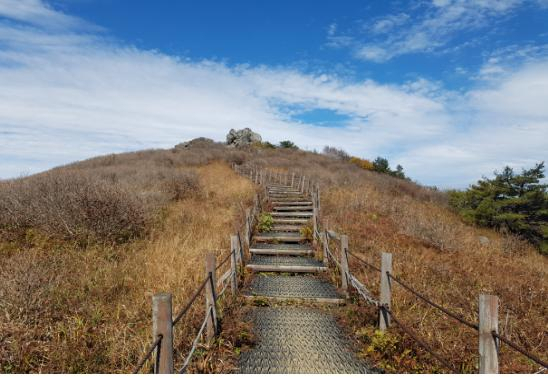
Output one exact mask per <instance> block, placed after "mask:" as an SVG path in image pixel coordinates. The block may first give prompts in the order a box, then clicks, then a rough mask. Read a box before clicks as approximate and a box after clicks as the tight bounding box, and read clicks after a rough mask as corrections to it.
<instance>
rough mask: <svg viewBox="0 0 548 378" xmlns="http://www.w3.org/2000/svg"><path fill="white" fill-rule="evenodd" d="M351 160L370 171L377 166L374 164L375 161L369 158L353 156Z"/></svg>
mask: <svg viewBox="0 0 548 378" xmlns="http://www.w3.org/2000/svg"><path fill="white" fill-rule="evenodd" d="M350 162H351V163H352V164H355V165H357V166H358V167H360V168H362V169H365V170H368V171H373V170H374V169H375V167H374V166H373V163H371V162H370V161H369V160H366V159H360V158H357V157H352V158H350Z"/></svg>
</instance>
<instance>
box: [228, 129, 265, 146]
mask: <svg viewBox="0 0 548 378" xmlns="http://www.w3.org/2000/svg"><path fill="white" fill-rule="evenodd" d="M262 140H263V139H262V138H261V136H260V135H259V134H257V133H255V132H253V131H252V130H251V129H250V128H247V127H246V128H245V129H242V130H234V129H230V131H229V132H228V134H227V135H226V144H227V145H229V146H232V147H243V146H249V145H250V144H253V143H257V142H262Z"/></svg>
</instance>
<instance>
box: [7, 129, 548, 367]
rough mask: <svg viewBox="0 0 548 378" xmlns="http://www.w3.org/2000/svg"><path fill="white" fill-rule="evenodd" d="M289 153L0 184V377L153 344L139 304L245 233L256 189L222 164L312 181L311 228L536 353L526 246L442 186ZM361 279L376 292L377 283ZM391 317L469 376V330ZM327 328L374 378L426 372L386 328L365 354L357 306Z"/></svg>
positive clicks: (401, 338)
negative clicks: (353, 347) (491, 304)
mask: <svg viewBox="0 0 548 378" xmlns="http://www.w3.org/2000/svg"><path fill="white" fill-rule="evenodd" d="M288 147H290V148H273V146H272V145H269V144H267V143H265V142H260V141H258V140H253V141H252V143H249V144H245V145H244V146H241V145H239V147H237V148H236V147H229V146H227V145H225V144H222V143H215V142H213V141H210V140H207V139H200V140H197V141H194V142H191V143H184V144H181V145H178V146H177V147H175V148H172V149H167V150H148V151H140V152H133V153H124V154H115V155H108V156H102V157H97V158H93V159H89V160H86V161H82V162H77V163H73V164H69V165H67V166H63V167H58V168H55V169H53V170H50V171H48V172H44V173H41V174H37V175H33V176H30V177H27V178H21V179H16V180H9V181H5V182H1V183H0V210H1V211H0V263H1V264H2V266H3V267H4V269H3V270H2V271H1V272H0V293H1V295H0V335H1V336H0V340H1V341H2V342H1V343H0V362H1V366H2V368H1V370H0V372H4V373H8V372H55V371H65V372H128V371H130V370H131V368H132V367H133V366H134V364H135V363H136V360H137V359H138V358H139V356H140V355H141V353H142V351H143V349H144V348H145V346H146V345H147V343H148V342H149V339H150V329H149V327H150V310H149V309H150V297H151V295H152V294H153V293H155V292H160V291H169V292H171V293H173V294H174V298H176V301H177V303H176V305H180V304H181V303H184V302H185V300H186V298H187V296H188V295H190V294H189V293H190V292H191V291H192V288H193V287H194V286H195V285H196V284H197V282H199V281H200V277H201V274H202V272H203V260H202V256H203V253H204V251H206V250H209V251H211V250H221V249H225V250H226V249H227V248H228V247H229V240H228V235H229V234H230V233H231V232H232V231H233V230H235V229H236V228H238V227H239V225H241V223H242V209H243V208H244V207H245V206H246V205H249V204H250V203H251V202H252V200H253V194H254V192H255V189H256V188H255V186H254V185H253V184H252V183H251V182H250V181H249V180H247V179H246V178H243V177H241V176H239V175H237V174H236V173H235V172H234V171H233V170H232V169H231V165H232V164H236V165H247V166H256V167H268V168H269V169H271V170H273V171H278V172H287V171H300V172H306V174H308V175H310V176H311V178H312V179H314V181H316V182H318V183H319V184H320V188H321V195H322V220H323V221H324V222H328V224H329V228H330V229H334V230H337V231H339V232H344V233H345V234H347V235H348V236H349V239H350V247H351V249H352V250H354V251H356V252H357V253H359V254H360V256H364V257H366V258H367V259H368V260H369V261H377V260H378V258H379V257H378V254H379V252H380V251H390V252H392V253H393V254H394V271H395V272H397V273H398V274H399V275H400V276H401V277H403V278H405V280H406V281H408V282H410V283H411V284H413V286H414V287H416V288H420V290H421V291H422V292H423V293H425V294H427V295H428V297H429V298H431V299H432V300H435V301H437V302H438V303H442V304H445V305H446V306H448V307H450V308H452V309H454V310H455V311H457V312H462V313H477V298H478V294H479V293H480V292H488V293H493V294H496V295H498V296H499V297H500V299H501V305H502V308H501V309H500V311H499V312H500V314H501V316H504V321H503V322H502V319H501V323H502V324H501V331H502V332H503V333H504V334H505V335H506V336H507V337H510V338H511V339H512V340H514V341H515V342H517V343H519V344H520V345H522V346H523V347H524V348H526V349H527V350H531V351H534V352H535V353H536V354H537V355H540V356H541V357H544V358H546V350H548V340H547V339H546V338H545V337H544V334H545V326H546V314H547V310H548V305H547V302H546V300H545V298H546V291H547V289H548V284H547V280H546V273H547V271H548V269H547V268H548V265H547V263H546V258H545V257H543V256H541V255H539V254H538V253H537V252H536V250H535V248H534V247H533V246H532V245H530V244H528V243H527V242H525V241H522V240H521V239H519V238H517V237H515V236H512V235H504V234H500V233H497V232H495V231H493V230H491V229H484V228H478V227H473V226H470V225H467V224H465V223H464V222H463V221H462V219H461V218H460V217H459V216H458V215H457V214H455V213H454V212H453V211H451V209H450V208H449V205H448V199H447V196H446V195H445V194H444V193H443V192H440V191H437V190H433V189H430V188H425V187H421V186H419V185H417V184H415V183H413V182H410V181H408V180H404V179H401V178H398V177H395V176H393V175H389V174H382V173H378V172H375V171H372V170H369V169H364V168H363V167H360V165H359V164H355V162H351V161H347V160H346V159H341V158H340V157H338V156H336V155H333V154H330V155H324V154H319V153H314V152H306V151H302V150H299V149H297V148H292V146H288ZM363 274H364V277H366V273H365V272H364V273H363ZM365 281H366V282H367V283H368V284H369V283H370V284H371V287H372V290H373V292H376V290H377V289H378V288H377V287H376V285H377V283H376V282H375V281H371V282H369V281H367V280H365ZM394 310H395V311H396V312H399V313H400V314H402V318H403V320H405V321H406V323H408V324H411V325H413V326H414V328H415V329H418V330H419V332H420V330H424V332H421V335H422V336H423V337H424V338H425V339H426V340H428V341H429V342H430V344H431V345H434V346H435V347H436V348H437V349H438V350H439V351H440V353H441V354H443V355H444V356H446V357H447V358H449V359H451V360H452V362H456V363H459V364H462V365H463V366H464V369H463V370H465V371H472V370H473V368H474V367H475V363H476V361H475V359H476V355H475V353H474V351H475V350H476V348H477V347H476V339H475V338H474V337H472V336H471V335H470V334H468V333H467V332H468V331H466V330H462V329H460V328H458V327H455V326H454V325H453V324H452V323H451V322H449V321H448V320H447V319H446V318H445V317H443V316H441V315H440V314H437V313H433V312H431V311H430V309H429V308H428V307H425V306H424V305H423V304H422V303H417V302H416V301H415V299H414V298H412V297H410V296H408V294H407V293H406V292H403V291H398V290H396V291H395V293H394ZM502 314H504V315H502ZM340 320H341V323H343V324H345V326H346V328H347V330H348V332H349V334H351V335H353V337H354V338H355V339H357V340H358V341H359V342H360V343H361V345H363V351H362V352H363V354H364V355H365V357H366V358H367V359H369V360H370V361H371V362H372V364H375V365H376V366H378V367H382V368H383V369H385V370H386V371H389V372H390V371H422V372H426V371H437V369H439V366H438V364H437V362H436V361H435V360H433V359H432V357H431V356H429V355H428V354H427V353H426V352H425V351H423V350H421V349H420V348H419V347H417V346H416V344H414V343H413V342H412V340H410V339H408V338H407V337H406V336H405V335H403V334H401V333H399V332H398V330H397V329H393V330H391V331H390V333H389V334H390V337H389V338H387V339H385V340H382V341H383V343H380V344H382V345H380V344H379V345H380V346H379V345H377V344H375V345H377V347H374V348H370V346H371V345H372V341H374V340H377V339H375V337H376V336H375V333H374V329H375V327H374V321H375V316H374V314H373V313H370V312H368V311H367V310H364V309H363V308H360V307H358V306H355V305H352V304H350V305H347V306H345V308H344V309H342V311H341V319H340ZM194 326H195V325H194V324H189V325H188V329H185V330H183V331H182V334H181V335H179V336H180V337H181V339H180V343H181V344H184V343H187V342H188V340H189V339H190V335H186V334H185V332H189V333H191V332H190V330H191V329H192V327H194ZM431 330H436V332H432V331H431ZM377 341H378V340H377ZM204 366H209V368H210V367H211V364H209V365H207V364H205V365H204ZM222 368H223V367H222V366H221V370H222ZM534 368H535V366H533V365H531V364H530V363H529V362H528V361H527V360H525V359H523V358H521V357H520V356H518V355H515V354H513V353H510V352H509V353H507V354H506V355H505V358H504V359H503V360H502V361H501V370H502V371H503V372H504V371H507V372H509V371H512V372H532V371H534ZM198 371H200V370H199V369H198ZM201 371H208V370H207V369H206V368H203V370H201Z"/></svg>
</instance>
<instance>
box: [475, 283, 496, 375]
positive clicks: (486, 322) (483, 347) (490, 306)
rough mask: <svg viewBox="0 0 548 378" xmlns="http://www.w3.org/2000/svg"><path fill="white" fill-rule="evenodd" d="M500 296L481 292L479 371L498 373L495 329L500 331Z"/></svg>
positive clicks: (482, 372) (481, 372)
mask: <svg viewBox="0 0 548 378" xmlns="http://www.w3.org/2000/svg"><path fill="white" fill-rule="evenodd" d="M498 307H499V298H498V297H497V296H495V295H487V294H480V297H479V372H480V374H498V372H499V357H498V345H497V340H496V338H495V337H494V336H493V331H495V332H498V322H499V319H498Z"/></svg>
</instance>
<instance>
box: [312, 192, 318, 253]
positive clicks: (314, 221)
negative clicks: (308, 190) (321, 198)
mask: <svg viewBox="0 0 548 378" xmlns="http://www.w3.org/2000/svg"><path fill="white" fill-rule="evenodd" d="M314 197H315V196H312V211H313V213H312V232H313V234H312V245H313V246H314V247H316V246H317V245H318V241H317V239H316V233H317V232H318V208H317V207H316V201H315V200H314Z"/></svg>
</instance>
